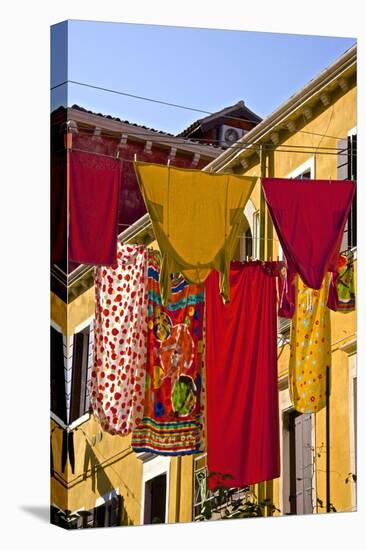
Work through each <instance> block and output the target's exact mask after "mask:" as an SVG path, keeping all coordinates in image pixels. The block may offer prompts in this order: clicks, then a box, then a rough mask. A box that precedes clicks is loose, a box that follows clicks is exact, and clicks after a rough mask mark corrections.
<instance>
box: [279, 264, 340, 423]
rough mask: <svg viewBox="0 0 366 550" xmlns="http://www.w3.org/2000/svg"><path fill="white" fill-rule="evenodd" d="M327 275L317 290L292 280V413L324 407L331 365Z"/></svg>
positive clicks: (290, 381) (290, 373)
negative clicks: (293, 307)
mask: <svg viewBox="0 0 366 550" xmlns="http://www.w3.org/2000/svg"><path fill="white" fill-rule="evenodd" d="M329 280H330V274H329V273H328V274H327V276H326V278H325V279H324V281H323V283H322V285H321V288H320V289H319V290H313V289H312V288H309V287H308V286H306V285H305V283H304V282H303V281H302V279H301V278H300V276H299V275H297V276H296V279H295V289H296V302H295V304H296V305H295V312H294V316H293V319H292V326H291V345H290V348H291V351H290V364H289V387H290V395H291V399H292V403H293V405H294V407H295V410H297V411H299V412H301V413H315V412H318V411H319V410H320V409H322V408H323V407H324V406H325V401H326V394H325V389H326V387H325V386H326V369H327V368H330V366H331V329H330V310H329V308H328V307H327V305H326V300H327V295H328V286H329Z"/></svg>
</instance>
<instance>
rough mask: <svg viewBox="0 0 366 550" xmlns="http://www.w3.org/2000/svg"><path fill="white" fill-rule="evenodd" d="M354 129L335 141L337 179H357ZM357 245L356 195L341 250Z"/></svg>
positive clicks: (355, 134)
mask: <svg viewBox="0 0 366 550" xmlns="http://www.w3.org/2000/svg"><path fill="white" fill-rule="evenodd" d="M356 132H357V131H356V129H353V130H351V131H350V132H349V134H348V136H347V138H345V139H340V140H339V141H338V142H337V148H338V150H339V151H338V158H337V160H338V162H337V179H339V180H345V179H348V180H357V133H356ZM355 246H357V197H356V193H355V196H354V199H353V203H352V207H351V212H350V214H349V217H348V220H347V223H346V227H345V229H344V234H343V239H342V244H341V250H342V251H344V250H349V249H350V248H353V247H355Z"/></svg>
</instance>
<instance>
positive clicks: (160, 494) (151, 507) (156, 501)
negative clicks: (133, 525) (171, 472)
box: [144, 474, 166, 524]
mask: <svg viewBox="0 0 366 550" xmlns="http://www.w3.org/2000/svg"><path fill="white" fill-rule="evenodd" d="M165 517H166V474H161V475H159V476H156V477H153V478H152V479H150V480H149V481H147V482H146V483H145V502H144V524H150V523H165Z"/></svg>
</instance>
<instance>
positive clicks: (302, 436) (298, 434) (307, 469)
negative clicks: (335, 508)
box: [295, 414, 313, 514]
mask: <svg viewBox="0 0 366 550" xmlns="http://www.w3.org/2000/svg"><path fill="white" fill-rule="evenodd" d="M295 453H296V467H295V471H296V513H297V514H312V513H313V499H312V475H313V453H312V446H311V415H310V414H300V415H299V416H297V417H296V418H295Z"/></svg>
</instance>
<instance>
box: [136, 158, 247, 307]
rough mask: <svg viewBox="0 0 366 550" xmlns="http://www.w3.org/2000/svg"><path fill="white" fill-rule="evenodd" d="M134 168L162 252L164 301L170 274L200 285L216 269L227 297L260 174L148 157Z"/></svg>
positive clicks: (162, 294) (165, 300)
mask: <svg viewBox="0 0 366 550" xmlns="http://www.w3.org/2000/svg"><path fill="white" fill-rule="evenodd" d="M135 170H136V174H137V178H138V181H139V184H140V188H141V191H142V194H143V196H144V200H145V203H146V207H147V210H148V213H149V214H150V218H151V221H152V225H153V229H154V233H155V236H156V239H157V241H158V243H159V248H160V251H161V254H162V264H161V274H160V288H161V296H162V302H163V304H166V303H167V302H168V299H169V294H170V274H171V273H174V272H180V273H182V275H183V276H184V277H185V279H187V281H189V282H191V283H196V284H199V283H202V282H203V281H204V280H205V279H206V278H207V276H208V275H209V273H210V271H211V270H212V269H216V270H217V271H219V272H220V274H221V277H220V292H221V295H222V297H223V299H224V301H225V302H228V301H229V292H230V289H229V269H230V261H231V259H232V257H233V254H234V252H235V246H236V244H237V238H238V235H239V232H240V230H243V223H244V212H243V211H244V207H245V205H246V203H247V201H248V199H249V197H250V194H251V192H252V190H253V187H254V185H255V182H256V180H257V178H252V177H245V176H233V175H230V174H225V175H224V174H210V173H208V172H201V171H199V170H187V169H183V168H176V167H169V166H165V165H159V164H148V163H143V162H136V163H135Z"/></svg>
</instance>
